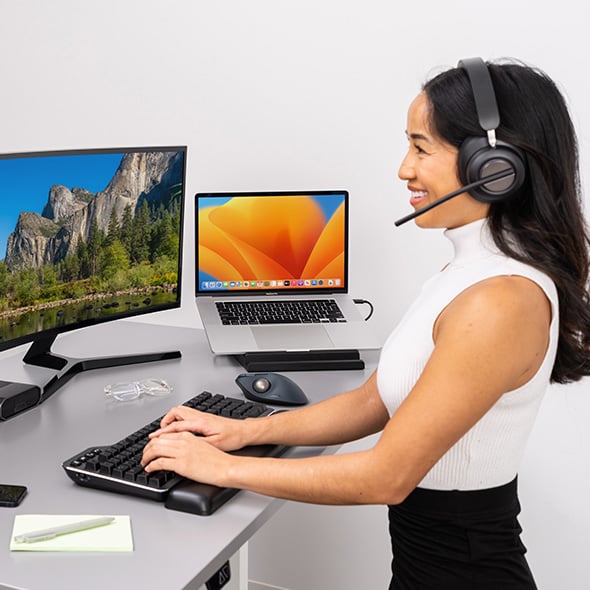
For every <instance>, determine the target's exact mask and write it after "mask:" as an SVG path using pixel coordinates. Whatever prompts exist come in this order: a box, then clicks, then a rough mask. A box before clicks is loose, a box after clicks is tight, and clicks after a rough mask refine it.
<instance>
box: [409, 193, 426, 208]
mask: <svg viewBox="0 0 590 590" xmlns="http://www.w3.org/2000/svg"><path fill="white" fill-rule="evenodd" d="M427 197H428V193H427V192H426V191H411V195H410V205H411V206H412V207H417V206H419V205H420V203H422V202H424V201H425V200H426V198H427Z"/></svg>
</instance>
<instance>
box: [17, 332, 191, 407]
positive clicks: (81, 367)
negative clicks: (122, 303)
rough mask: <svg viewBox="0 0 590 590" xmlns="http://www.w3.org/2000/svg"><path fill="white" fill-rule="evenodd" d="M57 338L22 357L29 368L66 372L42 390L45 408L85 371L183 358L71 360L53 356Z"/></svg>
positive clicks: (160, 354) (167, 355)
mask: <svg viewBox="0 0 590 590" xmlns="http://www.w3.org/2000/svg"><path fill="white" fill-rule="evenodd" d="M55 338H56V336H49V337H44V338H40V339H38V340H35V341H34V342H33V344H31V346H30V347H29V349H28V350H27V352H26V354H25V355H24V357H23V362H25V363H27V364H28V365H34V366H37V367H45V368H47V369H56V370H58V371H61V370H62V369H64V368H65V369H66V370H65V371H64V372H63V373H62V374H61V375H55V376H54V377H53V378H52V379H50V380H49V382H48V383H47V384H46V385H45V386H44V387H43V388H42V391H41V396H40V399H39V402H38V403H37V405H39V404H42V403H43V402H44V401H45V400H46V399H48V398H49V397H51V396H52V395H53V394H54V393H55V392H56V391H57V390H58V389H59V388H60V387H62V386H63V385H65V384H66V383H67V382H68V381H69V380H70V379H72V377H75V376H76V375H78V373H81V372H83V371H90V370H92V369H105V368H107V367H121V366H123V365H134V364H138V363H151V362H154V361H165V360H170V359H177V358H180V357H181V356H182V355H181V353H180V351H179V350H171V351H165V352H151V353H143V354H132V355H121V356H104V357H95V358H86V359H78V358H69V357H65V356H60V355H57V354H54V353H52V352H51V345H52V344H53V342H54V341H55Z"/></svg>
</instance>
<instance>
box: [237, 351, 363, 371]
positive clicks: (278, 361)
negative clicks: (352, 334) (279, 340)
mask: <svg viewBox="0 0 590 590" xmlns="http://www.w3.org/2000/svg"><path fill="white" fill-rule="evenodd" d="M236 359H237V361H238V362H239V363H240V364H241V365H242V367H244V369H246V371H248V372H264V371H342V370H351V369H364V368H365V361H363V360H362V359H361V358H360V354H359V351H358V350H314V351H293V352H247V353H245V354H240V355H236Z"/></svg>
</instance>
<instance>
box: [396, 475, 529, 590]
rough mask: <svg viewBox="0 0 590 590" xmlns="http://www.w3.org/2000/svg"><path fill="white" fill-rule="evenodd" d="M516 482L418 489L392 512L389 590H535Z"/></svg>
mask: <svg viewBox="0 0 590 590" xmlns="http://www.w3.org/2000/svg"><path fill="white" fill-rule="evenodd" d="M516 483H517V482H516V479H514V480H513V481H512V482H510V483H508V484H506V485H503V486H500V487H497V488H491V489H486V490H475V491H467V492H461V491H449V492H445V491H438V490H425V489H422V488H417V489H416V490H414V491H413V492H412V493H411V494H410V495H409V496H408V497H407V498H406V500H404V502H402V503H401V504H399V505H397V506H390V507H389V532H390V535H391V543H392V549H393V562H392V572H393V578H392V580H391V584H390V586H389V590H535V589H536V588H537V586H536V585H535V582H534V580H533V576H532V574H531V571H530V569H529V567H528V564H527V562H526V559H525V556H524V554H525V552H526V549H525V547H524V545H523V544H522V542H521V540H520V533H521V532H522V529H521V527H520V525H519V523H518V519H517V516H518V514H519V513H520V503H519V501H518V494H517V485H516Z"/></svg>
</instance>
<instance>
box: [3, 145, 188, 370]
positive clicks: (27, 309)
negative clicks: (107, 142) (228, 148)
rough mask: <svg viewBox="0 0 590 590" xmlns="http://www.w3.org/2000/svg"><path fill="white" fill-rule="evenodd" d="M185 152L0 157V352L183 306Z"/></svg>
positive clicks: (42, 349) (43, 348) (44, 349)
mask: <svg viewBox="0 0 590 590" xmlns="http://www.w3.org/2000/svg"><path fill="white" fill-rule="evenodd" d="M186 152H187V149H186V147H185V146H181V147H141V148H120V149H92V150H91V149H85V150H69V151H53V152H35V153H14V154H0V350H5V349H8V348H11V347H14V346H17V345H20V344H23V343H26V342H32V343H33V345H32V346H31V348H30V349H29V351H28V353H27V354H26V355H25V358H24V360H25V362H29V363H32V364H38V365H41V366H46V367H51V368H58V369H60V368H62V367H63V366H65V364H67V361H62V360H61V359H59V357H55V356H54V355H52V354H51V353H50V347H51V344H52V342H53V341H54V340H55V338H56V337H57V335H59V334H61V333H63V332H66V331H69V330H74V329H78V328H82V327H86V326H91V325H94V324H99V323H104V322H108V321H113V320H117V319H120V318H126V317H133V316H138V315H143V314H148V313H153V312H157V311H162V310H165V309H171V308H175V307H179V306H180V285H181V264H182V256H181V254H182V228H183V209H184V187H185V175H186V173H185V170H186ZM149 360H151V359H149ZM129 362H132V361H129ZM136 362H137V361H136ZM112 364H117V363H112ZM118 364H123V363H121V362H119V363H118ZM90 368H93V367H90ZM82 370H83V369H82Z"/></svg>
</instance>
